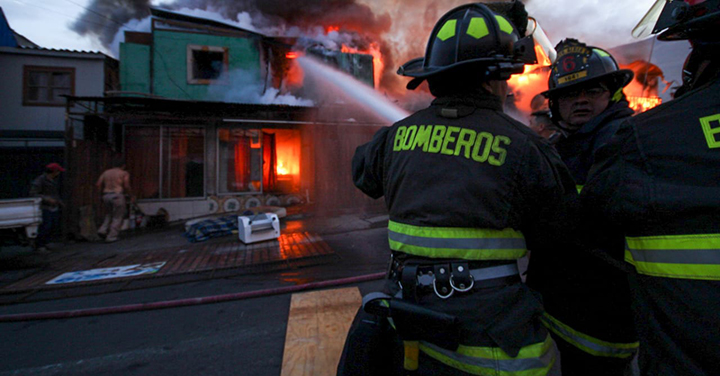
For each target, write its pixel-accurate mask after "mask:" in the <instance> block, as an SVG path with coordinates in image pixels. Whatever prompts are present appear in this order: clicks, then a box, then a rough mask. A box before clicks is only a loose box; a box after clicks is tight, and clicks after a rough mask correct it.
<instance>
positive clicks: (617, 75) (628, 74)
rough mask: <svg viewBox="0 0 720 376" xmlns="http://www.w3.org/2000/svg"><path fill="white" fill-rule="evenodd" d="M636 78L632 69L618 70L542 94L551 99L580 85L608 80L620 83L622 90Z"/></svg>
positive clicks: (580, 80)
mask: <svg viewBox="0 0 720 376" xmlns="http://www.w3.org/2000/svg"><path fill="white" fill-rule="evenodd" d="M634 77H635V73H633V71H631V70H630V69H619V70H616V71H613V72H609V73H606V74H603V75H601V76H597V77H591V78H586V79H579V80H578V81H577V82H574V83H572V84H571V85H567V86H563V87H561V88H554V89H550V90H546V91H543V92H542V93H540V94H542V95H543V96H545V98H550V97H552V96H555V95H556V94H558V93H560V92H563V91H568V90H572V89H574V88H577V87H578V86H580V85H587V84H589V83H594V82H599V81H608V80H613V81H616V82H619V83H620V87H621V88H622V87H625V86H627V85H628V84H629V83H630V82H631V81H632V79H633V78H634Z"/></svg>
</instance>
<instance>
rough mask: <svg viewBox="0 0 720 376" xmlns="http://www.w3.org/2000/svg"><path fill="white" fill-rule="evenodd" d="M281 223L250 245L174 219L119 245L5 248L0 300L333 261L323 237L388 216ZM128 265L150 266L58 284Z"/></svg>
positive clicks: (296, 218) (300, 217) (129, 235)
mask: <svg viewBox="0 0 720 376" xmlns="http://www.w3.org/2000/svg"><path fill="white" fill-rule="evenodd" d="M280 222H281V226H282V227H281V237H280V238H279V239H277V240H273V241H266V242H259V243H255V244H249V245H245V244H243V243H242V242H240V241H239V240H238V237H237V234H232V235H227V236H223V237H218V238H214V239H210V240H208V241H205V242H199V243H190V242H189V241H188V240H187V239H186V238H185V237H184V235H183V233H184V226H183V224H182V223H175V224H171V225H169V226H167V227H165V228H162V229H153V230H144V229H143V230H136V231H126V232H124V233H123V234H121V240H119V241H117V242H114V243H91V242H77V243H72V244H70V243H68V244H54V245H55V247H54V249H52V250H51V251H50V252H49V253H48V254H37V253H34V252H33V251H32V250H31V249H29V248H21V247H11V248H9V249H5V248H3V250H2V251H0V304H13V303H19V302H26V301H35V300H46V299H54V298H56V297H69V296H78V295H87V294H98V293H107V292H114V291H122V290H130V289H139V288H146V287H155V286H159V285H166V284H175V283H183V282H187V281H193V280H199V279H212V278H222V277H228V276H232V275H240V274H247V273H259V272H266V271H276V270H283V269H291V268H297V267H302V266H310V265H318V264H323V263H333V262H334V261H336V256H335V252H334V251H333V249H332V248H331V247H330V246H329V245H328V244H327V243H326V242H325V241H324V240H323V238H322V237H323V236H324V235H332V234H339V233H344V232H351V231H358V230H365V229H370V228H378V227H384V226H386V224H387V215H382V214H363V213H354V214H336V215H317V214H313V213H305V212H300V211H295V212H294V213H293V214H290V215H289V216H287V217H285V218H283V219H281V221H280ZM130 266H134V268H131V269H134V270H135V271H137V269H143V268H145V270H144V271H145V272H146V274H139V275H136V276H129V277H122V278H107V276H105V277H100V278H99V279H95V280H88V278H95V277H87V276H84V277H82V278H80V281H73V282H68V283H53V280H57V278H58V276H65V277H69V278H65V280H67V281H72V280H73V278H76V277H78V273H72V272H79V271H91V272H86V273H85V274H88V273H89V274H92V275H100V274H104V273H105V272H108V271H109V270H111V271H113V272H117V270H119V269H122V268H126V269H127V268H128V267H130ZM153 268H154V269H153ZM99 269H103V270H99ZM152 270H156V271H155V272H152ZM67 273H71V274H67ZM103 278H105V279H103ZM48 282H50V283H48Z"/></svg>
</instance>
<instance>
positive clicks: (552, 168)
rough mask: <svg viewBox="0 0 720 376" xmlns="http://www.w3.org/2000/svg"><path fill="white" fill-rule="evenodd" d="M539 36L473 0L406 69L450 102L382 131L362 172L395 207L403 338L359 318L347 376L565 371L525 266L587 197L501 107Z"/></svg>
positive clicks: (389, 288)
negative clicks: (573, 203)
mask: <svg viewBox="0 0 720 376" xmlns="http://www.w3.org/2000/svg"><path fill="white" fill-rule="evenodd" d="M516 4H517V3H516ZM526 16H527V15H526V14H525V17H526ZM521 23H522V22H521ZM522 24H523V25H524V24H527V19H526V18H525V22H524V23H522ZM523 34H524V32H521V33H520V35H523ZM527 41H528V40H527V39H519V37H518V31H517V28H516V27H515V26H514V25H513V24H512V23H510V22H509V21H508V19H507V18H505V17H504V16H501V15H499V14H495V13H494V12H492V11H491V10H490V9H489V8H488V7H486V6H485V5H482V4H468V5H464V6H461V7H458V8H456V9H453V10H451V11H450V12H448V13H447V14H446V15H445V16H443V17H442V18H441V19H440V21H439V22H438V23H437V25H436V26H435V29H434V30H433V33H432V34H431V38H430V41H429V45H428V48H427V53H426V56H425V58H424V59H422V58H421V59H416V60H412V61H410V62H408V63H407V64H405V65H404V66H403V67H402V68H401V69H400V71H399V72H400V73H401V74H403V75H406V76H411V77H415V78H414V79H413V80H412V81H410V83H409V84H408V88H415V87H417V86H418V85H419V84H420V83H421V82H422V81H423V80H426V79H427V80H428V84H429V87H430V91H431V93H432V94H433V95H434V96H436V97H437V99H435V101H433V103H432V105H431V106H430V107H428V108H427V109H424V110H420V111H418V112H416V113H415V114H413V115H411V116H409V117H408V118H406V119H403V120H400V121H399V122H397V123H395V124H394V125H393V126H391V127H388V128H383V129H381V130H380V131H379V132H377V133H376V134H375V136H374V138H373V140H372V141H371V142H369V143H367V144H365V145H362V146H360V147H358V149H357V150H356V152H355V157H354V158H353V163H352V170H353V179H354V182H355V184H356V186H357V187H358V188H359V189H361V190H362V191H363V192H364V193H366V194H367V195H369V196H370V197H373V198H379V197H383V196H384V197H385V202H386V204H387V208H388V210H389V216H390V221H389V225H388V237H389V244H390V249H391V250H392V260H391V265H390V272H389V275H388V281H387V284H386V287H385V294H386V295H382V299H377V300H381V301H382V304H385V305H386V306H387V307H389V310H390V314H389V316H390V319H391V320H392V321H390V324H391V326H392V329H389V331H390V332H389V333H388V332H385V333H383V334H382V335H376V336H372V338H371V339H370V340H368V338H367V337H368V335H363V330H372V329H371V328H372V327H381V326H382V324H383V322H382V321H378V320H377V319H374V318H373V317H372V316H371V315H367V314H365V312H363V311H360V312H359V313H358V316H357V317H356V321H355V322H354V323H353V327H352V328H351V330H350V333H349V335H348V340H347V342H346V347H345V351H344V352H343V356H342V359H341V361H340V365H339V368H338V372H339V375H367V374H375V375H379V374H383V375H395V374H406V373H407V371H414V373H412V374H416V375H468V374H477V375H479V374H497V375H506V374H507V375H509V374H533V375H549V374H557V373H556V372H558V369H557V368H558V363H559V361H558V358H557V357H556V350H555V345H554V343H553V341H552V339H551V337H550V336H549V334H548V332H547V331H546V330H545V328H544V327H543V326H542V325H540V322H539V316H540V315H541V314H542V305H541V303H540V301H539V300H537V298H536V295H535V294H534V293H533V292H532V291H530V290H529V289H528V288H527V287H526V286H525V285H524V284H522V283H521V278H520V276H519V275H518V269H517V259H518V258H520V257H522V256H523V255H525V254H526V252H527V249H528V248H531V249H533V251H537V252H544V251H550V250H551V249H552V245H553V242H552V241H551V240H552V239H551V238H552V234H555V233H556V232H554V231H553V230H554V229H555V228H554V227H552V228H551V226H550V225H549V224H550V223H553V219H556V218H558V217H559V216H557V215H556V213H555V210H556V209H557V208H558V207H559V206H560V205H559V203H560V202H561V201H562V200H563V199H565V196H566V195H570V196H573V197H575V196H576V192H575V189H574V186H573V182H572V179H571V177H570V176H569V173H568V172H567V170H566V168H565V166H564V165H563V164H562V162H561V161H560V159H559V157H558V156H557V154H556V153H555V151H554V150H553V149H552V147H551V146H550V145H549V144H548V143H546V142H544V141H543V140H542V139H541V138H540V137H539V136H537V135H536V134H535V133H533V132H532V131H531V130H530V129H528V128H527V127H526V126H525V125H523V124H522V123H519V122H517V121H515V120H513V119H512V118H511V117H509V116H507V115H505V114H504V113H503V112H502V108H503V101H504V99H505V98H506V96H507V93H508V86H507V81H506V80H507V79H508V78H509V76H510V75H511V74H513V73H519V72H522V71H523V62H525V61H529V60H530V59H528V58H527V57H525V58H524V59H523V58H521V55H519V52H518V51H519V50H521V49H519V48H514V46H515V47H517V45H518V44H521V43H524V42H527ZM525 50H526V51H533V48H532V47H531V48H527V49H525ZM538 218H546V219H547V222H545V221H538V220H537V219H538ZM545 226H547V227H545ZM558 227H560V226H558ZM365 300H366V301H368V304H370V303H372V302H373V300H372V299H371V298H369V297H367V296H366V298H365ZM363 328H365V329H363ZM370 343H372V344H374V345H376V346H377V349H375V348H373V349H368V344H370ZM372 350H375V353H374V354H373V353H372ZM378 353H379V354H378ZM403 354H404V355H403ZM379 358H381V359H379ZM382 362H385V363H382ZM403 369H404V370H403Z"/></svg>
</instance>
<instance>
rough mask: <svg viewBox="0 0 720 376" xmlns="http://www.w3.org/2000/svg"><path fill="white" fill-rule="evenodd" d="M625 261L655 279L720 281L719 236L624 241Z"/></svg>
mask: <svg viewBox="0 0 720 376" xmlns="http://www.w3.org/2000/svg"><path fill="white" fill-rule="evenodd" d="M625 240H626V241H625V244H626V249H625V261H627V262H628V263H630V264H632V265H634V266H635V268H636V269H637V272H638V273H640V274H645V275H650V276H654V277H666V278H683V279H698V280H713V281H717V280H720V234H692V235H663V236H642V237H626V238H625Z"/></svg>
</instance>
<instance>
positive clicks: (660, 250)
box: [581, 0, 720, 376]
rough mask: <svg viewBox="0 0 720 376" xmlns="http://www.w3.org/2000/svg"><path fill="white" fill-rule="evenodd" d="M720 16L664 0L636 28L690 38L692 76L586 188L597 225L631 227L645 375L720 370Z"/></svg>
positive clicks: (715, 10)
mask: <svg viewBox="0 0 720 376" xmlns="http://www.w3.org/2000/svg"><path fill="white" fill-rule="evenodd" d="M653 15H654V16H655V17H652V16H653ZM658 15H659V18H658ZM719 25H720V0H712V1H673V2H668V3H665V1H659V2H658V3H657V4H656V6H654V7H653V8H652V10H651V11H650V12H648V15H647V16H646V17H645V18H643V20H642V22H641V24H640V25H638V27H637V28H636V30H635V31H642V30H646V31H650V32H653V33H655V32H662V33H661V34H660V35H659V39H661V40H663V39H667V40H674V39H689V40H690V43H691V45H692V46H693V49H692V52H691V53H690V56H689V57H688V59H687V60H686V63H685V66H684V68H683V81H684V85H683V87H681V89H680V90H679V91H678V93H680V94H679V95H677V94H676V96H675V99H674V100H673V101H670V102H667V103H665V104H663V105H660V106H658V107H656V108H653V109H651V110H649V111H647V112H644V113H642V114H639V115H637V116H635V117H633V118H631V119H628V120H626V121H625V122H623V123H622V125H621V126H620V128H619V130H618V131H617V133H616V134H615V136H614V137H613V138H612V139H611V140H610V141H609V142H608V143H607V145H606V146H605V147H604V148H602V149H601V150H600V151H599V153H598V154H597V156H596V165H595V166H594V167H593V169H592V170H591V172H590V175H589V178H588V182H587V183H586V185H585V188H584V189H583V191H582V196H581V201H582V202H583V206H584V207H585V208H586V209H585V210H587V211H588V212H590V213H591V214H592V215H593V216H594V217H596V218H597V220H598V228H601V226H602V224H603V223H615V224H616V225H617V226H618V229H619V231H618V233H619V234H620V235H621V236H624V240H625V251H624V260H625V261H626V262H627V263H628V264H627V265H629V266H631V269H632V271H633V272H632V273H630V274H629V281H630V288H631V292H632V297H633V301H632V302H633V306H632V307H633V310H634V313H635V319H636V320H635V321H636V326H637V332H638V336H639V339H640V350H639V356H638V360H639V366H640V372H641V374H642V375H647V376H651V375H652V376H665V375H693V376H709V375H718V374H720V351H718V349H717V344H718V343H720V325H719V323H720V215H719V213H720V185H718V182H719V181H720V168H718V165H720V137H718V133H720V125H719V124H718V121H719V120H720V79H719V75H720V53H719V52H718V51H720V34H718V33H717V30H718V26H719ZM622 257H623V256H621V255H617V258H619V259H621V258H622Z"/></svg>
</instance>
